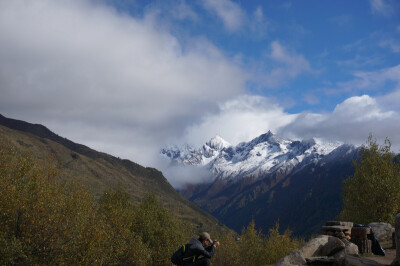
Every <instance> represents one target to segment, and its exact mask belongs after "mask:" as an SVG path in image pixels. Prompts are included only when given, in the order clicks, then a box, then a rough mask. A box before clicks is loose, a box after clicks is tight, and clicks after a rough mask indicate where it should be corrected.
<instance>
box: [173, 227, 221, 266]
mask: <svg viewBox="0 0 400 266" xmlns="http://www.w3.org/2000/svg"><path fill="white" fill-rule="evenodd" d="M218 246H219V241H212V240H211V237H210V234H209V233H207V232H203V233H201V234H200V235H199V238H197V239H196V238H195V237H193V238H192V239H190V241H189V244H188V245H187V250H186V252H185V255H184V257H183V262H182V263H181V264H179V265H178V266H200V265H202V266H203V265H204V266H210V265H211V258H212V257H213V256H214V253H215V249H216V247H218Z"/></svg>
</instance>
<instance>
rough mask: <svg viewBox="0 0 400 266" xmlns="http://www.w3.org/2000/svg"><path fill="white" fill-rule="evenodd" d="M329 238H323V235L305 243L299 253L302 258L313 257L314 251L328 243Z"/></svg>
mask: <svg viewBox="0 0 400 266" xmlns="http://www.w3.org/2000/svg"><path fill="white" fill-rule="evenodd" d="M329 237H331V236H325V235H320V236H317V237H316V238H313V239H311V240H310V241H308V242H307V244H305V245H304V246H303V247H302V248H301V249H300V253H301V254H302V255H303V257H305V258H307V257H313V256H315V255H314V254H315V253H316V251H317V250H318V249H319V248H320V247H321V246H323V245H325V244H326V243H328V238H329Z"/></svg>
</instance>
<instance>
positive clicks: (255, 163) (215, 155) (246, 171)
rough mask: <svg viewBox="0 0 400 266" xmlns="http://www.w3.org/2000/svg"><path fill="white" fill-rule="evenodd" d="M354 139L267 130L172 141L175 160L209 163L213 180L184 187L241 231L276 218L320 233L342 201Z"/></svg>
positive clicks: (299, 231) (302, 231) (303, 231)
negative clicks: (231, 139) (244, 136)
mask: <svg viewBox="0 0 400 266" xmlns="http://www.w3.org/2000/svg"><path fill="white" fill-rule="evenodd" d="M358 153H359V149H358V148H356V147H354V146H353V145H347V144H340V143H323V142H321V141H318V140H315V139H310V140H303V141H293V140H289V139H282V138H279V137H278V136H276V135H274V134H272V133H271V132H268V133H266V134H263V135H261V136H259V137H257V138H255V139H253V140H251V141H249V142H242V143H240V144H238V145H236V146H233V145H231V144H229V143H228V142H226V141H225V140H223V139H222V138H221V137H219V136H216V137H214V138H213V139H211V140H210V141H208V142H207V143H206V144H204V145H203V146H202V147H201V148H198V149H196V148H193V147H191V146H189V145H184V146H182V147H178V146H170V147H167V148H164V149H162V151H161V154H162V155H163V156H166V157H168V158H169V159H170V160H171V164H173V165H182V166H186V167H187V166H192V167H200V168H205V169H208V171H209V173H210V175H211V176H212V178H211V179H210V180H213V181H212V182H208V183H200V184H187V185H186V186H185V187H183V188H181V189H180V190H179V191H180V193H181V194H182V195H183V196H185V197H186V198H188V199H189V200H191V201H193V202H194V203H196V204H197V205H198V206H200V207H201V208H203V209H205V210H207V211H209V212H210V213H211V214H213V215H214V216H216V217H217V218H219V219H220V220H221V221H222V222H223V223H225V224H226V225H228V226H229V227H231V228H233V229H235V230H237V231H240V230H241V229H242V228H243V227H244V226H247V225H248V223H249V222H250V221H251V220H252V219H254V221H255V223H256V225H257V226H258V227H259V228H261V229H263V230H264V231H265V232H267V230H268V229H269V228H271V227H272V226H274V224H275V223H276V222H279V224H280V227H281V228H282V229H286V228H290V230H292V231H293V233H294V234H295V235H301V236H307V235H310V234H313V233H319V230H320V228H321V225H322V224H323V223H324V221H327V220H333V219H335V218H336V216H337V215H338V214H339V212H340V210H341V206H342V202H341V197H340V194H341V192H342V181H343V179H345V178H347V177H348V176H350V175H352V174H353V171H354V169H353V167H352V161H353V160H355V159H357V158H358Z"/></svg>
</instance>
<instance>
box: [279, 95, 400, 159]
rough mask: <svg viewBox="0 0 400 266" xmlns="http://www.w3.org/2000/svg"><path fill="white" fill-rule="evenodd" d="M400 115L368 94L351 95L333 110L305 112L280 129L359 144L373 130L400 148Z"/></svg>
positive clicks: (284, 132)
mask: <svg viewBox="0 0 400 266" xmlns="http://www.w3.org/2000/svg"><path fill="white" fill-rule="evenodd" d="M399 130H400V114H399V113H398V112H394V111H384V108H382V106H381V105H380V104H379V102H378V101H377V100H376V99H374V98H372V97H370V96H368V95H363V96H357V97H351V98H348V99H346V100H345V101H343V102H342V103H340V104H338V105H337V106H336V108H335V109H334V111H333V112H332V113H328V114H316V113H302V114H300V115H299V116H297V118H296V120H294V122H293V123H291V124H289V125H287V126H284V127H282V128H280V129H279V133H280V134H282V135H284V136H288V137H292V138H311V137H316V138H321V139H325V140H328V141H342V142H346V143H352V144H356V145H361V144H364V143H365V141H366V139H367V137H368V135H369V134H370V133H371V134H372V135H373V137H374V138H377V139H378V140H380V141H383V140H384V139H385V138H386V137H388V138H389V139H390V140H391V141H392V143H393V144H395V145H394V146H393V147H394V151H396V152H398V151H399V149H400V144H399V143H400V136H399V135H398V134H397V132H399Z"/></svg>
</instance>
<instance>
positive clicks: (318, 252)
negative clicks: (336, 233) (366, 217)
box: [300, 235, 346, 258]
mask: <svg viewBox="0 0 400 266" xmlns="http://www.w3.org/2000/svg"><path fill="white" fill-rule="evenodd" d="M345 246H346V245H345V244H344V243H343V242H342V241H341V240H340V239H339V238H337V237H333V236H325V235H321V236H318V237H316V238H314V239H311V240H310V241H309V242H308V243H307V244H306V245H304V246H303V247H302V248H301V249H300V252H301V254H302V255H303V257H304V258H310V257H323V256H331V255H333V254H335V253H336V252H338V251H340V250H342V249H344V248H345Z"/></svg>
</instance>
